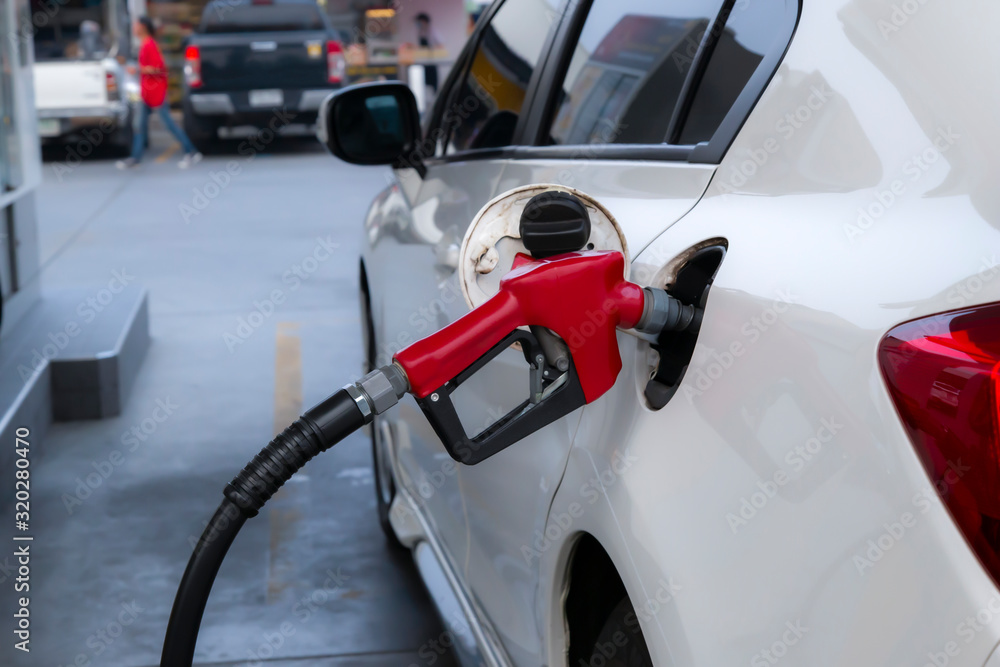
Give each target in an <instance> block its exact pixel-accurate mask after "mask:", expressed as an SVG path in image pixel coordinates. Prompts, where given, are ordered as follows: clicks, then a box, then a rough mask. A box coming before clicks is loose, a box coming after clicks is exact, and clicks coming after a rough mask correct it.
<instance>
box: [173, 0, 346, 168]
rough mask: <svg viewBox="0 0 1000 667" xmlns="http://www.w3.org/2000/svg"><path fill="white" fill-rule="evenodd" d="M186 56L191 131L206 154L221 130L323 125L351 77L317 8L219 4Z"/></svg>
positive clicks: (300, 3) (290, 1)
mask: <svg viewBox="0 0 1000 667" xmlns="http://www.w3.org/2000/svg"><path fill="white" fill-rule="evenodd" d="M184 56H185V66H184V101H183V105H184V129H185V131H186V132H187V134H188V136H189V137H190V138H191V140H192V141H193V142H194V143H195V145H196V146H198V147H199V149H201V150H205V149H207V148H210V146H211V144H212V142H214V141H215V140H216V139H217V138H218V136H219V130H220V129H221V128H233V127H238V126H245V125H251V126H255V127H259V128H264V127H270V129H271V130H273V131H276V130H278V129H280V128H281V127H284V126H288V125H292V124H300V123H305V124H308V125H310V126H311V125H313V124H315V122H316V116H317V114H318V111H319V107H320V104H321V103H322V101H323V100H324V99H325V98H326V97H327V96H328V95H329V94H330V93H331V92H333V91H334V90H336V89H337V88H339V87H340V86H341V84H342V83H343V81H344V76H345V72H346V69H347V61H346V60H345V58H344V49H343V43H342V41H341V39H340V35H339V34H338V33H337V32H336V31H335V30H334V29H333V28H332V27H331V26H330V23H329V20H328V18H327V16H326V14H325V13H324V11H323V10H322V8H320V7H319V6H318V5H317V4H316V2H315V0H212V2H209V3H208V5H206V6H205V11H204V13H203V14H202V19H201V24H200V25H199V26H198V29H197V30H196V31H195V33H194V34H192V35H191V37H190V38H189V39H188V43H187V46H186V48H185V52H184Z"/></svg>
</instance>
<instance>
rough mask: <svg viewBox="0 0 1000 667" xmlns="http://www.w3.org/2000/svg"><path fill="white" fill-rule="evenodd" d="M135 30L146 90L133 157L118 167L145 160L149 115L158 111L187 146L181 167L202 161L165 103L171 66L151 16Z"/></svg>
mask: <svg viewBox="0 0 1000 667" xmlns="http://www.w3.org/2000/svg"><path fill="white" fill-rule="evenodd" d="M132 32H133V33H134V34H135V36H136V38H137V39H138V40H139V43H140V46H139V86H140V89H141V92H142V101H141V102H140V103H139V104H138V106H137V108H136V112H137V113H138V114H139V117H138V127H137V131H136V132H135V137H134V139H133V141H132V156H131V157H130V158H128V159H125V160H119V162H118V168H119V169H127V168H129V167H134V166H136V165H138V164H139V162H140V161H141V160H142V152H143V150H144V149H145V147H146V136H147V135H148V134H149V115H150V114H151V113H152V112H153V111H154V110H155V111H156V113H157V114H159V116H160V119H161V120H162V121H163V124H164V125H166V126H167V129H168V130H169V131H170V134H172V135H174V137H175V138H176V139H177V141H179V142H180V144H181V147H182V148H183V149H184V157H183V158H181V161H180V162H179V163H178V165H177V166H178V167H180V168H181V169H187V168H188V167H190V166H191V165H193V164H197V163H198V162H200V161H201V157H202V155H201V153H199V152H198V151H197V150H196V149H195V147H194V144H192V143H191V140H190V139H188V136H187V135H186V134H184V130H182V129H181V128H179V127H178V126H177V123H175V122H174V119H173V118H171V117H170V105H168V104H165V103H164V102H165V100H166V98H167V66H166V64H165V63H164V62H163V54H161V53H160V47H158V46H157V45H156V40H155V39H153V33H154V32H155V28H154V27H153V22H152V20H150V18H149V17H148V16H142V17H140V18H139V19H138V20H137V21H136V22H135V25H134V26H133V27H132Z"/></svg>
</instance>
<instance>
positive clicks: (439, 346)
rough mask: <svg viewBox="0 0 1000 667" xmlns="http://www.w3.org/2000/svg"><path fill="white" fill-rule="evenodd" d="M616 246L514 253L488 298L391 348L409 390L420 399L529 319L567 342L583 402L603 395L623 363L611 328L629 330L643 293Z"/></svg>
mask: <svg viewBox="0 0 1000 667" xmlns="http://www.w3.org/2000/svg"><path fill="white" fill-rule="evenodd" d="M624 273H625V258H624V257H623V256H622V255H621V253H618V252H594V251H592V252H580V253H569V254H565V255H558V256H556V257H551V258H548V259H532V258H531V257H528V256H527V255H518V256H517V259H516V260H515V262H514V268H513V269H512V270H511V271H510V273H508V274H507V275H506V276H504V277H503V278H502V279H501V280H500V290H499V292H497V294H496V295H494V296H493V298H491V299H490V300H489V301H487V302H486V303H484V304H483V305H481V306H479V307H478V308H476V309H475V310H473V311H472V312H470V313H469V314H467V315H465V316H464V317H462V318H461V319H459V320H457V321H455V322H454V323H452V324H451V325H449V326H447V327H445V328H444V329H441V330H440V331H438V332H437V333H435V334H432V335H430V336H428V337H427V338H424V339H423V340H420V341H417V342H416V343H414V344H413V345H410V346H409V347H407V348H406V349H404V350H401V351H400V352H399V353H397V354H396V356H395V360H396V363H398V364H399V365H400V366H401V367H402V368H403V370H404V371H405V372H406V377H407V379H408V380H409V382H410V391H411V393H413V395H414V396H416V397H417V398H424V397H426V396H428V395H429V394H431V393H432V392H434V391H435V390H436V389H438V388H439V387H440V386H442V385H443V384H445V383H446V382H447V381H448V380H451V379H452V378H454V377H455V376H457V375H458V374H459V373H461V372H462V371H463V370H465V369H466V368H468V367H469V366H471V365H472V364H473V363H474V362H475V361H476V360H478V359H479V358H480V357H482V356H483V355H484V354H486V353H487V352H489V351H490V349H492V348H493V347H494V346H495V345H496V344H497V343H499V342H500V341H502V340H503V339H504V338H505V337H506V336H507V335H508V334H509V333H510V332H511V331H513V330H514V329H516V328H518V327H522V326H527V325H536V326H542V327H545V328H547V329H551V330H552V331H554V332H555V333H556V334H558V335H559V337H561V338H562V339H563V340H564V341H565V342H566V344H567V345H568V346H569V351H570V355H571V357H572V359H573V363H574V365H575V366H576V370H577V374H578V376H579V378H580V385H581V386H582V387H583V393H584V396H585V397H586V402H587V403H590V402H591V401H594V400H596V399H598V398H599V397H600V396H602V395H603V394H604V393H605V392H606V391H607V390H608V389H610V388H611V386H612V385H613V384H614V383H615V379H616V378H617V377H618V373H619V371H621V368H622V361H621V355H620V354H619V352H618V342H617V340H616V339H615V329H617V328H619V327H621V328H623V329H630V328H632V327H633V326H635V325H636V324H637V323H638V322H639V320H640V318H641V317H642V313H643V302H644V294H643V289H642V288H641V287H639V286H638V285H635V284H633V283H630V282H628V281H627V280H625V279H624V278H623V277H622V276H623V275H624Z"/></svg>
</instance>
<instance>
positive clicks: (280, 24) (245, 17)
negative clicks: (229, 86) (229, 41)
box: [200, 2, 325, 33]
mask: <svg viewBox="0 0 1000 667" xmlns="http://www.w3.org/2000/svg"><path fill="white" fill-rule="evenodd" d="M324 27H325V26H324V23H323V17H322V15H321V14H320V9H319V6H318V5H308V4H301V5H300V4H276V5H236V4H227V3H214V2H213V3H212V4H210V5H208V7H206V8H205V14H204V15H203V16H202V19H201V27H200V31H201V32H207V33H219V32H282V31H289V30H323V28H324Z"/></svg>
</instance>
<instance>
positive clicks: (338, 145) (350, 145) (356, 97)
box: [317, 82, 426, 176]
mask: <svg viewBox="0 0 1000 667" xmlns="http://www.w3.org/2000/svg"><path fill="white" fill-rule="evenodd" d="M317 136H318V137H319V140H320V141H321V142H322V143H323V144H325V145H326V147H327V148H328V149H330V152H331V153H333V154H334V155H336V156H337V157H339V158H340V159H341V160H343V161H344V162H350V163H351V164H364V165H375V164H387V165H392V166H394V167H414V168H416V169H417V171H419V172H420V175H421V176H423V175H424V173H426V168H425V167H424V165H423V162H422V161H421V160H420V159H419V156H418V157H417V159H414V157H413V156H414V155H416V154H417V153H416V152H415V150H414V149H415V148H416V146H417V142H418V140H419V138H420V114H419V112H418V111H417V102H416V100H415V99H414V97H413V92H412V91H411V90H410V89H409V88H408V87H407V86H406V85H405V84H403V83H398V82H379V83H366V84H360V85H356V86H350V87H348V88H344V89H343V90H340V91H338V92H336V93H334V94H333V95H331V96H330V97H327V98H326V100H324V101H323V105H322V106H321V107H320V112H319V123H318V130H317Z"/></svg>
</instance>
